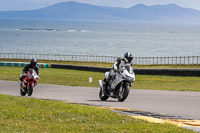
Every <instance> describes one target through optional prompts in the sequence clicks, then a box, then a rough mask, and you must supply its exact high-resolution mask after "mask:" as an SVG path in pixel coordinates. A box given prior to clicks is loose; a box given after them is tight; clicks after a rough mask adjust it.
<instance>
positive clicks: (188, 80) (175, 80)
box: [0, 66, 200, 92]
mask: <svg viewBox="0 0 200 133" xmlns="http://www.w3.org/2000/svg"><path fill="white" fill-rule="evenodd" d="M22 69H23V68H22V67H2V66H1V67H0V80H11V81H18V79H19V75H20V74H21V70H22ZM40 72H41V77H40V80H39V83H43V84H56V85H67V86H85V87H99V86H98V80H99V79H103V78H104V73H99V72H88V71H79V70H67V69H53V68H48V69H40ZM89 77H93V82H92V83H89V82H88V81H89ZM199 83H200V78H199V77H182V76H159V75H136V81H135V82H134V83H133V86H132V89H151V90H173V91H199V92H200V86H199Z"/></svg>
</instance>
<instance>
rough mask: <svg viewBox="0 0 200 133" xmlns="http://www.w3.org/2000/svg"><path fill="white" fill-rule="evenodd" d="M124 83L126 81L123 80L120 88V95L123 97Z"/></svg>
mask: <svg viewBox="0 0 200 133" xmlns="http://www.w3.org/2000/svg"><path fill="white" fill-rule="evenodd" d="M123 85H124V82H122V83H121V85H120V88H119V96H120V97H121V96H122V95H123V93H124V91H123V90H124V89H123Z"/></svg>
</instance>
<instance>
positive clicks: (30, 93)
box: [28, 83, 33, 96]
mask: <svg viewBox="0 0 200 133" xmlns="http://www.w3.org/2000/svg"><path fill="white" fill-rule="evenodd" d="M32 93H33V83H30V86H29V90H28V96H31V95H32Z"/></svg>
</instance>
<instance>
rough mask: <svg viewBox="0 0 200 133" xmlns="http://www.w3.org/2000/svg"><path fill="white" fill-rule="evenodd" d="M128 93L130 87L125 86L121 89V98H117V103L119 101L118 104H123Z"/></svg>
mask: <svg viewBox="0 0 200 133" xmlns="http://www.w3.org/2000/svg"><path fill="white" fill-rule="evenodd" d="M129 91H130V86H128V85H125V86H124V87H123V94H122V97H120V96H119V97H118V98H117V99H118V101H119V102H123V101H124V100H126V98H127V97H128V94H129ZM119 93H120V92H119Z"/></svg>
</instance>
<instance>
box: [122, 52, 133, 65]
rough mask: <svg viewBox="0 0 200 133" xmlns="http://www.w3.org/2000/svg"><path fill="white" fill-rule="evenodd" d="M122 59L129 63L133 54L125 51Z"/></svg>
mask: <svg viewBox="0 0 200 133" xmlns="http://www.w3.org/2000/svg"><path fill="white" fill-rule="evenodd" d="M124 59H125V60H126V61H127V62H128V63H131V61H132V60H133V56H132V54H131V53H130V52H126V53H125V54H124Z"/></svg>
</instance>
